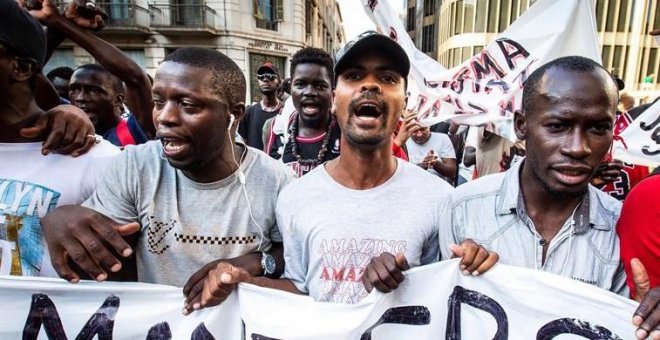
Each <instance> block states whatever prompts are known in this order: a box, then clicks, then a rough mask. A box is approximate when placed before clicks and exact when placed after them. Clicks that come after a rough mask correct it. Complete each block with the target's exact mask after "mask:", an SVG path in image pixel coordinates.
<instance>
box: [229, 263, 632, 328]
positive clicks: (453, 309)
mask: <svg viewBox="0 0 660 340" xmlns="http://www.w3.org/2000/svg"><path fill="white" fill-rule="evenodd" d="M239 303H240V305H241V307H240V309H241V315H242V318H243V321H244V322H245V327H246V338H248V339H287V340H290V339H362V340H367V339H378V340H380V339H455V340H457V339H498V340H499V339H511V340H515V339H521V340H522V339H525V340H528V339H544V340H545V339H548V340H549V339H553V338H554V337H555V336H558V335H561V334H565V335H564V336H559V337H557V339H571V338H579V339H585V338H586V339H609V340H613V339H631V338H634V331H635V328H634V327H633V325H632V323H631V319H632V315H633V312H634V311H635V303H634V302H633V301H631V300H629V299H626V298H623V297H620V296H618V295H616V294H613V293H610V292H608V291H605V290H602V289H599V288H597V287H594V286H592V285H588V284H585V283H581V282H578V281H574V280H571V279H568V278H563V277H560V276H556V275H553V274H549V273H545V272H541V271H536V270H530V269H525V268H517V267H511V266H506V265H501V264H498V265H496V266H495V267H494V268H493V269H491V270H490V271H489V272H487V273H486V274H484V275H482V276H478V277H472V276H464V275H463V274H461V273H460V272H459V270H458V260H451V261H442V262H440V263H435V264H432V265H428V266H424V267H418V268H414V269H411V270H410V271H408V272H407V273H406V280H404V281H403V283H402V284H401V285H400V286H399V288H398V289H397V290H395V291H394V292H392V293H389V294H381V293H372V294H371V295H369V296H368V297H367V298H365V299H364V300H363V301H362V302H361V303H360V304H357V305H342V304H333V303H318V302H314V301H313V300H312V299H311V298H309V297H306V296H296V295H292V294H288V293H285V292H278V291H272V290H268V289H264V288H260V287H255V286H250V285H242V286H241V287H240V289H239ZM571 334H572V335H573V336H572V337H569V336H568V335H571ZM577 335H580V336H579V337H578V336H577Z"/></svg>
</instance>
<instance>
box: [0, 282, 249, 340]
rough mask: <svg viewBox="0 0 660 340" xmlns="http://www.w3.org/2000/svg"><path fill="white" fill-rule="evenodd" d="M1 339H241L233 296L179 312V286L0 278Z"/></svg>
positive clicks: (236, 303) (238, 317)
mask: <svg viewBox="0 0 660 340" xmlns="http://www.w3.org/2000/svg"><path fill="white" fill-rule="evenodd" d="M0 301H2V308H3V313H2V318H0V339H21V338H22V339H24V340H29V339H50V340H62V339H94V335H97V336H98V340H110V339H142V340H144V339H147V340H165V339H214V338H215V339H240V337H241V332H242V325H241V319H240V314H239V313H238V302H237V294H232V295H231V296H230V297H229V299H228V300H227V303H225V304H222V305H220V306H218V307H216V308H212V309H208V310H202V311H200V312H195V313H193V314H192V315H190V316H183V314H182V310H183V301H184V298H183V293H182V289H181V288H176V287H171V286H161V285H153V284H146V283H114V282H112V283H111V282H102V283H98V282H93V281H82V282H80V283H78V284H75V285H74V284H71V283H69V282H66V281H64V280H59V279H47V278H30V277H13V276H0Z"/></svg>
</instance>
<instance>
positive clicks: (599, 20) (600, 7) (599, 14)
mask: <svg viewBox="0 0 660 340" xmlns="http://www.w3.org/2000/svg"><path fill="white" fill-rule="evenodd" d="M606 1H607V0H597V1H596V30H598V31H600V30H601V29H603V20H604V19H605V13H604V12H605V2H606Z"/></svg>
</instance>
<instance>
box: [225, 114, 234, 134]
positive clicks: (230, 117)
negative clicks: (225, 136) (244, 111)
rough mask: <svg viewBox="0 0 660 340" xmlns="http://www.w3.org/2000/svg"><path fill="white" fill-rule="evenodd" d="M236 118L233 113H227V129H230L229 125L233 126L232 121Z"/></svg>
mask: <svg viewBox="0 0 660 340" xmlns="http://www.w3.org/2000/svg"><path fill="white" fill-rule="evenodd" d="M235 120H236V117H235V116H234V115H233V114H231V113H230V114H229V126H227V131H230V130H231V127H232V126H234V121H235Z"/></svg>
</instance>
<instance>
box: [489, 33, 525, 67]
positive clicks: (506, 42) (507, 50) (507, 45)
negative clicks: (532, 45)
mask: <svg viewBox="0 0 660 340" xmlns="http://www.w3.org/2000/svg"><path fill="white" fill-rule="evenodd" d="M495 42H496V43H497V46H499V47H500V50H502V54H504V59H506V64H507V65H508V66H509V69H510V70H513V69H515V68H516V65H515V64H514V60H515V59H516V58H522V59H527V57H529V52H527V50H525V48H523V47H522V45H520V44H519V43H517V42H515V41H513V40H511V39H507V38H500V39H497V40H495Z"/></svg>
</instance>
